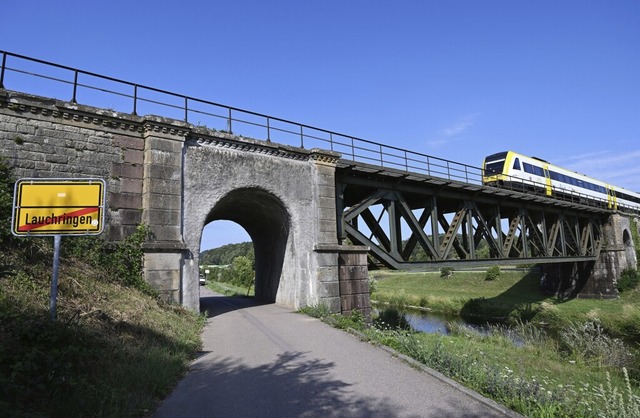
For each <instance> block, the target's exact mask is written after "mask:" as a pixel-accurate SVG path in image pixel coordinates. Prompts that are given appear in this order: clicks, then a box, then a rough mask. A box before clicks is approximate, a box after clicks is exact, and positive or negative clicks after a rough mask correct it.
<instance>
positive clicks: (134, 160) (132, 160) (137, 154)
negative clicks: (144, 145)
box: [122, 149, 144, 165]
mask: <svg viewBox="0 0 640 418" xmlns="http://www.w3.org/2000/svg"><path fill="white" fill-rule="evenodd" d="M122 156H123V161H124V162H125V163H129V164H136V165H142V164H144V153H143V152H142V150H136V149H125V150H124V152H123V153H122Z"/></svg>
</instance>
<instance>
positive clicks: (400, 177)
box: [336, 160, 613, 270]
mask: <svg viewBox="0 0 640 418" xmlns="http://www.w3.org/2000/svg"><path fill="white" fill-rule="evenodd" d="M450 177H451V176H450ZM336 195H337V212H338V223H339V227H338V232H339V236H340V237H341V239H342V240H345V239H347V238H348V239H349V240H351V241H352V242H353V243H354V244H359V245H366V246H368V247H369V248H370V249H371V251H370V255H371V256H372V257H373V258H375V260H377V261H378V262H379V263H382V264H384V265H385V266H387V267H389V268H392V269H401V270H405V269H424V268H433V267H447V266H451V267H453V266H455V265H459V264H460V263H464V264H465V265H467V266H473V265H490V264H525V263H557V262H568V261H595V260H596V257H597V256H598V254H599V252H600V250H601V248H602V241H603V239H602V236H603V234H602V226H603V223H604V222H605V221H606V219H607V218H608V216H609V215H610V214H611V213H612V212H613V211H611V210H609V209H607V208H606V207H602V206H599V205H588V204H584V203H580V202H579V201H564V200H557V199H553V198H550V197H547V196H545V195H544V194H543V192H536V191H534V190H531V191H527V192H523V191H516V190H508V189H502V188H496V187H490V186H483V185H481V184H474V183H470V182H467V181H458V180H454V179H451V178H448V179H447V178H442V177H433V176H430V175H426V174H416V173H411V172H407V171H405V170H400V169H393V168H384V167H380V166H377V165H370V164H366V163H359V162H354V161H347V160H340V161H339V163H338V167H337V173H336ZM403 234H404V235H403ZM483 246H486V247H488V252H487V249H486V248H485V249H484V250H482V251H480V248H481V247H483ZM418 247H419V248H421V249H422V250H423V251H424V254H423V257H422V258H423V259H422V260H420V261H412V257H411V255H412V254H413V253H414V250H416V249H417V248H418ZM481 253H482V254H481ZM425 255H426V260H425V259H424V258H425ZM487 257H488V258H487Z"/></svg>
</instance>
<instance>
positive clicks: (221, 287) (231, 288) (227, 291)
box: [205, 280, 255, 297]
mask: <svg viewBox="0 0 640 418" xmlns="http://www.w3.org/2000/svg"><path fill="white" fill-rule="evenodd" d="M205 286H207V287H208V288H209V289H211V290H213V291H214V292H217V293H220V294H221V295H225V296H247V297H253V296H255V292H254V289H253V286H252V287H251V288H250V289H249V293H248V294H247V288H246V287H243V286H236V285H234V284H232V283H229V282H219V281H217V280H209V281H207V284H206V285H205Z"/></svg>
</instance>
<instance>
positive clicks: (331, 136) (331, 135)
mask: <svg viewBox="0 0 640 418" xmlns="http://www.w3.org/2000/svg"><path fill="white" fill-rule="evenodd" d="M329 147H330V148H331V151H333V133H332V132H329Z"/></svg>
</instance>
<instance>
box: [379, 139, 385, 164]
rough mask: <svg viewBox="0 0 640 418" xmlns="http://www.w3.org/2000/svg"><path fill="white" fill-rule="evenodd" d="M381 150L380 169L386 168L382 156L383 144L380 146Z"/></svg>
mask: <svg viewBox="0 0 640 418" xmlns="http://www.w3.org/2000/svg"><path fill="white" fill-rule="evenodd" d="M378 145H379V148H380V167H384V157H383V154H382V144H378Z"/></svg>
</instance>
